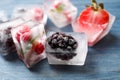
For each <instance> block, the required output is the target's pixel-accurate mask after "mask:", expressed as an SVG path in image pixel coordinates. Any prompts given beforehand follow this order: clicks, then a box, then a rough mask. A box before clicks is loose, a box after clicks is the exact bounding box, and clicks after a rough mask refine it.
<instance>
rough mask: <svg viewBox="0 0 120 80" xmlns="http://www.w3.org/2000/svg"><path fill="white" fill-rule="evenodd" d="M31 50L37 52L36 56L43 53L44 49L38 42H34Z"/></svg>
mask: <svg viewBox="0 0 120 80" xmlns="http://www.w3.org/2000/svg"><path fill="white" fill-rule="evenodd" d="M32 48H33V50H34V51H35V52H37V53H38V54H41V53H43V51H44V49H45V47H44V45H43V44H42V43H40V42H34V43H33V47H32Z"/></svg>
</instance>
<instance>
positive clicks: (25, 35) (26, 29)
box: [16, 25, 31, 42]
mask: <svg viewBox="0 0 120 80" xmlns="http://www.w3.org/2000/svg"><path fill="white" fill-rule="evenodd" d="M30 35H31V33H30V28H29V27H28V26H27V25H23V26H22V29H21V30H19V31H18V32H17V33H16V39H17V41H18V42H20V37H21V36H22V39H23V41H28V40H30V38H31V36H30Z"/></svg>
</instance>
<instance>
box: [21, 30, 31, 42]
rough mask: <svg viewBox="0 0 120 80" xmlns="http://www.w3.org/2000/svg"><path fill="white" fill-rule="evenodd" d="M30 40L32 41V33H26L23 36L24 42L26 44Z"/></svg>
mask: <svg viewBox="0 0 120 80" xmlns="http://www.w3.org/2000/svg"><path fill="white" fill-rule="evenodd" d="M30 39H31V33H30V32H26V33H24V34H22V40H23V41H24V42H26V41H29V40H30Z"/></svg>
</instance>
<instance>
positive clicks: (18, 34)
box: [15, 32, 20, 43]
mask: <svg viewBox="0 0 120 80" xmlns="http://www.w3.org/2000/svg"><path fill="white" fill-rule="evenodd" d="M15 37H16V39H17V41H18V42H19V43H20V33H19V32H17V33H16V35H15Z"/></svg>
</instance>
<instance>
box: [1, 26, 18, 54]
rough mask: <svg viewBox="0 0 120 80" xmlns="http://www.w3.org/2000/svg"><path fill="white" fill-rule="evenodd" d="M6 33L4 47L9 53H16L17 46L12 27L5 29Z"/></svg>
mask: <svg viewBox="0 0 120 80" xmlns="http://www.w3.org/2000/svg"><path fill="white" fill-rule="evenodd" d="M4 34H5V37H6V38H5V40H4V41H5V43H2V42H1V43H2V49H3V50H5V51H6V52H7V53H8V54H9V53H16V48H15V45H14V42H13V39H12V36H11V28H7V29H5V30H4Z"/></svg>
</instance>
